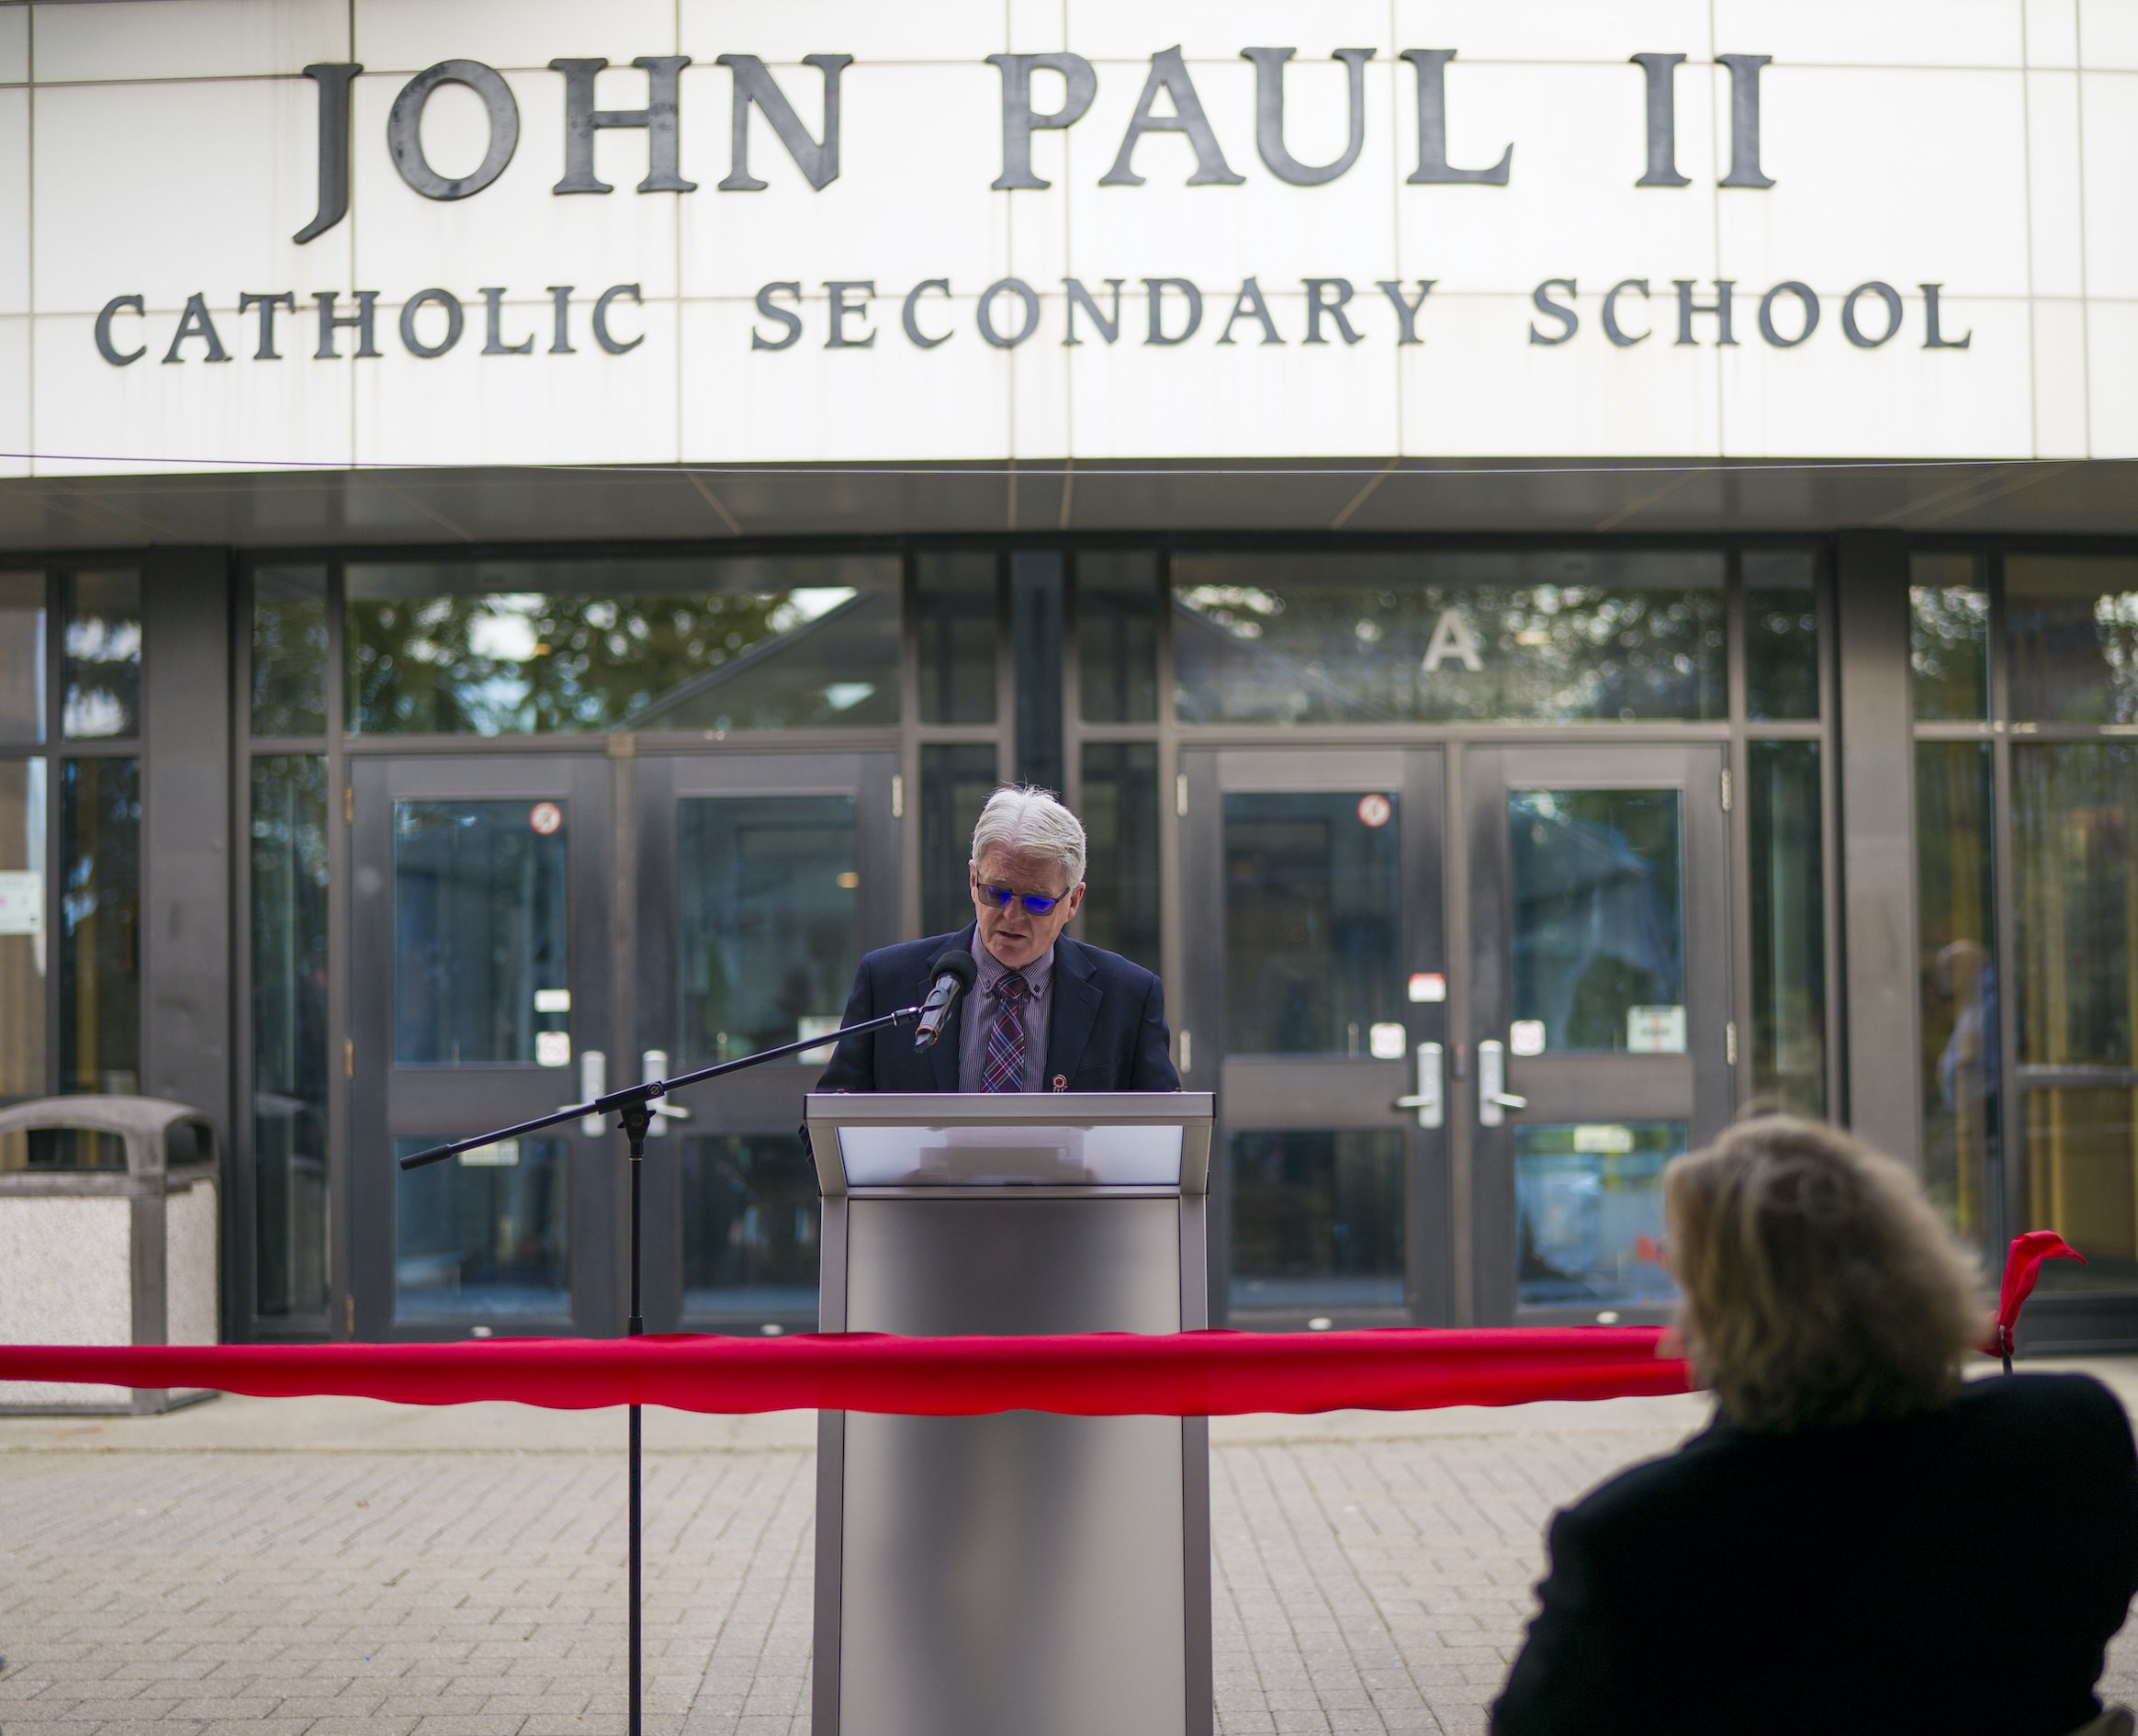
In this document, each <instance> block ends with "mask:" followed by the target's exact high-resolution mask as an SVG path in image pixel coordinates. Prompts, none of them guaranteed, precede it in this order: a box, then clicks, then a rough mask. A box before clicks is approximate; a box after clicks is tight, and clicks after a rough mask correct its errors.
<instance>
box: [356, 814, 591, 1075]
mask: <svg viewBox="0 0 2138 1736" xmlns="http://www.w3.org/2000/svg"><path fill="white" fill-rule="evenodd" d="M568 813H569V810H568V806H567V805H566V804H564V803H562V802H527V801H516V802H396V803H395V804H394V805H393V926H394V933H393V951H394V958H393V1058H394V1061H395V1063H396V1064H397V1065H402V1066H423V1065H443V1066H479V1065H521V1066H528V1065H552V1066H563V1065H567V1064H568V1062H569V1061H570V1058H571V1056H570V1048H569V1040H568V1036H567V1039H566V1043H565V1044H564V1045H563V1046H562V1048H561V1049H559V1047H558V1046H557V1044H556V1043H555V1042H554V1041H553V1042H552V1043H537V1038H538V1037H541V1036H544V1035H550V1036H552V1037H553V1038H554V1035H555V1034H556V1033H568V1032H569V1031H570V1029H571V1015H570V1013H569V1012H568V1011H565V1012H554V1011H544V1010H541V1009H540V1003H542V1002H544V1001H547V1000H551V997H550V996H549V995H547V994H546V993H545V991H554V990H557V989H562V990H565V991H567V994H566V999H567V1005H568V1004H569V990H570V987H571V977H570V974H569V965H570V960H569V957H568V951H569V949H568V944H567V930H566V906H565V862H566V853H565V840H566V839H567V838H568V837H569V835H570V833H569V829H568Z"/></svg>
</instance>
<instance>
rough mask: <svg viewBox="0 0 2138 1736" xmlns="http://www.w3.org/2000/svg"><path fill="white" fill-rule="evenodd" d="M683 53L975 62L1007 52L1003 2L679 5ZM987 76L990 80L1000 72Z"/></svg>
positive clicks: (695, 0) (794, 0) (721, 0)
mask: <svg viewBox="0 0 2138 1736" xmlns="http://www.w3.org/2000/svg"><path fill="white" fill-rule="evenodd" d="M677 11H678V14H679V17H680V19H681V32H682V36H681V40H682V52H684V53H685V54H689V55H692V56H694V57H696V58H697V59H698V60H701V61H704V62H711V61H712V59H713V58H714V56H715V55H717V54H754V55H756V56H757V57H758V58H759V59H760V60H761V61H766V62H771V61H775V60H776V61H788V62H797V61H799V60H800V59H801V58H802V57H803V56H804V55H805V54H851V55H852V56H853V57H854V59H855V60H856V61H857V62H872V63H875V64H879V65H881V64H883V63H885V62H897V61H939V62H940V61H961V62H962V61H977V60H980V59H982V58H984V57H985V56H986V55H989V54H993V53H996V52H997V51H999V50H1001V49H1002V48H1003V47H1004V46H1005V41H1004V24H1003V0H929V4H928V5H926V6H885V5H883V3H882V0H780V4H779V5H777V6H767V5H765V4H764V0H679V4H678V6H677ZM987 71H988V72H989V73H991V74H992V73H993V72H994V69H993V68H992V67H989V68H988V69H987Z"/></svg>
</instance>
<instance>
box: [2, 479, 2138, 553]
mask: <svg viewBox="0 0 2138 1736" xmlns="http://www.w3.org/2000/svg"><path fill="white" fill-rule="evenodd" d="M1853 527H1864V528H1872V529H1890V530H1901V531H1916V532H1934V533H1961V532H1969V533H1975V532H1998V533H2020V534H2027V533H2052V532H2054V533H2056V534H2060V535H2074V534H2076V535H2131V534H2132V533H2138V463H2134V462H2132V461H2127V460H2101V459H2094V460H2085V461H2073V462H2068V463H2065V462H2056V461H2051V460H2012V461H2001V462H1979V461H1958V460H1954V461H1935V462H1931V461H1924V462H1899V461H1888V462H1875V461H1872V462H1861V463H1851V462H1834V463H1812V462H1782V461H1775V460H1761V461H1744V462H1729V461H1725V460H1716V459H1692V460H1683V461H1678V460H1666V459H1625V460H1612V459H1594V458H1568V459H1547V458H1507V459H1497V458H1463V459H1448V460H1437V461H1436V460H1426V459H1412V458H1405V459H1388V460H1376V459H1370V458H1348V459H1326V460H1314V459H1286V460H1268V461H1257V462H1246V461H1241V460H1213V461H1197V460H1192V459H1174V460H1130V461H1117V462H1106V463H1075V462H1069V463H1063V462H1050V463H1045V464H1032V465H1018V464H1015V463H1003V462H990V463H950V464H881V463H880V464H838V465H735V466H726V467H722V466H709V467H692V468H679V467H673V466H646V467H636V468H634V467H613V468H601V467H589V468H527V467H503V466H500V467H494V468H471V469H434V468H378V469H363V470H351V469H344V468H332V469H325V468H322V469H318V470H308V471H288V470H273V471H259V472H230V471H216V472H213V473H209V474H204V475H162V476H123V477H89V476H77V477H35V478H25V479H17V480H11V481H0V548H17V549H32V548H35V549H66V548H108V547H118V546H128V547H138V546H142V545H152V544H208V545H234V546H238V547H253V548H262V547H311V546H321V545H342V544H348V543H411V544H417V543H420V544H439V543H447V544H450V543H487V542H501V541H514V542H519V541H526V540H544V541H556V540H571V541H593V540H606V539H610V538H631V539H641V538H679V539H681V538H691V539H695V538H705V537H711V538H725V537H759V536H792V535H850V534H851V535H885V534H899V533H906V532H927V533H932V534H939V535H940V534H943V533H958V532H974V533H987V534H999V533H1002V532H1006V531H1007V532H1012V533H1017V532H1023V533H1028V534H1038V535H1052V534H1058V533H1063V532H1068V533H1075V532H1107V531H1132V532H1146V533H1147V532H1153V531H1160V532H1163V531H1178V530H1294V531H1337V532H1344V533H1351V534H1371V533H1391V534H1400V533H1438V534H1460V533H1464V532H1470V531H1519V532H1528V533H1538V534H1550V535H1579V534H1584V533H1614V532H1624V533H1632V534H1643V533H1694V534H1698V533H1716V532H1732V533H1741V532H1759V531H1777V532H1796V531H1830V530H1833V529H1836V528H1853Z"/></svg>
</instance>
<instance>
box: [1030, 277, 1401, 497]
mask: <svg viewBox="0 0 2138 1736" xmlns="http://www.w3.org/2000/svg"><path fill="white" fill-rule="evenodd" d="M1376 294H1377V299H1378V292H1376ZM1230 304H1231V298H1230V297H1224V298H1212V299H1211V300H1210V302H1209V304H1207V305H1206V307H1205V309H1204V314H1203V325H1202V329H1201V330H1200V331H1199V332H1198V333H1197V334H1196V335H1195V336H1194V337H1193V338H1191V339H1190V340H1189V341H1188V342H1187V343H1185V344H1180V345H1178V346H1177V347H1174V348H1165V347H1159V346H1153V345H1151V344H1146V343H1144V342H1143V341H1142V340H1143V338H1144V336H1145V335H1146V333H1147V330H1148V327H1147V323H1146V322H1145V321H1142V320H1141V319H1139V320H1137V321H1135V322H1134V324H1133V325H1132V326H1131V323H1130V321H1127V320H1124V321H1123V322H1122V331H1121V336H1120V343H1119V344H1116V345H1113V346H1110V347H1108V346H1104V345H1099V344H1089V343H1086V344H1080V345H1079V346H1078V347H1076V348H1075V349H1073V350H1071V351H1069V352H1068V355H1069V356H1070V363H1069V389H1070V417H1071V424H1072V425H1071V434H1072V436H1073V438H1074V441H1075V452H1076V456H1077V457H1083V458H1121V457H1153V458H1229V457H1253V456H1257V455H1277V456H1282V457H1343V456H1354V455H1358V456H1372V457H1386V456H1387V455H1388V454H1390V452H1392V451H1393V450H1394V449H1395V445H1396V441H1397V439H1398V437H1399V428H1400V418H1399V416H1398V413H1397V401H1396V365H1395V357H1394V355H1393V350H1392V345H1393V339H1392V335H1391V332H1390V330H1385V329H1383V328H1384V327H1392V319H1390V320H1381V319H1378V318H1377V317H1376V315H1375V313H1374V312H1373V310H1367V312H1366V316H1365V317H1364V318H1361V319H1359V320H1356V321H1354V326H1355V329H1360V330H1363V331H1364V332H1365V333H1366V336H1365V338H1364V341H1362V342H1361V343H1359V344H1352V345H1347V344H1344V343H1343V342H1342V341H1341V340H1340V338H1339V337H1338V336H1337V334H1336V333H1335V330H1334V328H1333V326H1329V325H1326V324H1325V325H1324V326H1323V337H1324V342H1322V344H1313V345H1308V344H1304V343H1303V342H1301V341H1300V340H1301V338H1302V335H1303V333H1304V332H1305V329H1306V304H1305V298H1304V297H1303V296H1300V295H1299V294H1296V293H1294V294H1288V295H1277V294H1273V295H1271V296H1270V297H1269V308H1270V314H1271V317H1272V318H1273V319H1274V320H1275V321H1276V323H1277V331H1278V333H1279V334H1280V335H1281V336H1282V337H1283V339H1284V340H1285V341H1284V342H1283V343H1282V344H1263V343H1262V342H1261V341H1260V339H1261V329H1260V327H1259V326H1256V325H1255V324H1254V323H1253V322H1252V321H1243V322H1242V323H1241V324H1240V325H1238V326H1236V327H1235V328H1234V329H1233V334H1232V335H1233V342H1232V344H1220V343H1219V342H1218V339H1219V337H1220V336H1221V329H1222V327H1223V325H1224V323H1225V320H1226V316H1227V314H1228V312H1229V311H1230ZM1137 311H1138V312H1139V313H1141V312H1142V310H1140V309H1139V310H1137ZM1381 311H1382V312H1385V311H1386V310H1385V309H1384V310H1381Z"/></svg>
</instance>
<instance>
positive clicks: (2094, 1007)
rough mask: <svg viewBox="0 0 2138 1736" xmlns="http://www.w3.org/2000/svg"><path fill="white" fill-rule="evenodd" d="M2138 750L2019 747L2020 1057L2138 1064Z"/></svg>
mask: <svg viewBox="0 0 2138 1736" xmlns="http://www.w3.org/2000/svg"><path fill="white" fill-rule="evenodd" d="M2134 823H2138V746H2132V745H2131V744H2129V743H2124V742H2106V741H2072V742H2056V743H2047V742H2033V743H2022V744H2015V745H2014V747H2013V749H2012V877H2013V886H2012V891H2013V919H2014V921H2015V923H2016V925H2017V926H2016V929H2015V934H2014V938H2015V939H2016V940H2017V941H2018V943H2019V944H2018V967H2019V973H2020V1004H2019V1015H2020V1027H2019V1038H2020V1062H2021V1063H2022V1064H2030V1063H2031V1064H2037V1065H2045V1066H2110V1067H2138V1023H2134V1015H2138V851H2133V848H2132V843H2133V840H2132V826H2133V824H2134Z"/></svg>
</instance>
